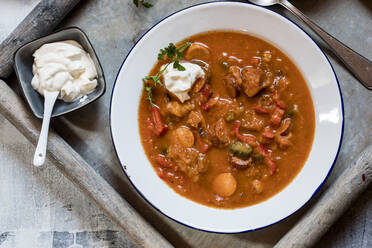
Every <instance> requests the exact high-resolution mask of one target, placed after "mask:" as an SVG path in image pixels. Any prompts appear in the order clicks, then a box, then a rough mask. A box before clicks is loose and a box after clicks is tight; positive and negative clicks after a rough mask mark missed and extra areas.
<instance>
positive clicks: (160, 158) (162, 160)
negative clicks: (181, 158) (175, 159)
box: [155, 154, 174, 168]
mask: <svg viewBox="0 0 372 248" xmlns="http://www.w3.org/2000/svg"><path fill="white" fill-rule="evenodd" d="M155 160H156V162H158V164H159V165H160V166H161V167H165V168H172V167H174V165H173V163H172V161H171V160H169V159H167V158H166V157H164V156H163V155H161V154H158V156H156V157H155Z"/></svg>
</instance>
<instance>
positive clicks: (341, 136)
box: [109, 1, 345, 234]
mask: <svg viewBox="0 0 372 248" xmlns="http://www.w3.org/2000/svg"><path fill="white" fill-rule="evenodd" d="M211 3H241V4H249V5H252V6H255V7H257V8H262V9H265V10H267V11H271V12H273V13H274V14H276V15H279V16H280V17H282V18H284V19H286V20H288V21H289V22H291V23H292V24H294V25H295V26H296V27H297V28H298V29H299V30H300V31H302V32H303V33H304V34H305V35H306V36H308V37H309V38H310V40H311V41H312V42H313V43H314V45H315V46H316V47H318V48H319V50H320V51H321V53H322V54H323V56H324V57H325V58H326V60H327V62H328V64H329V66H330V67H331V69H332V72H333V75H334V76H335V78H336V82H337V87H338V91H339V94H340V99H341V110H342V127H341V135H340V140H339V144H338V148H337V153H336V156H335V158H334V160H333V163H332V166H331V168H330V169H329V171H328V173H327V175H326V177H325V178H324V180H323V182H322V183H321V184H320V185H319V186H318V188H317V189H316V190H315V191H314V193H313V194H312V195H311V196H310V198H309V199H308V200H307V201H306V202H305V203H304V204H303V205H302V206H301V207H299V208H298V209H297V210H295V211H294V212H293V213H291V214H289V215H288V216H286V217H284V218H282V219H280V220H278V221H276V222H273V223H271V224H269V225H266V226H262V227H258V228H254V229H248V230H244V231H239V232H218V231H211V230H205V229H201V228H197V227H194V226H190V225H187V224H185V223H183V222H181V221H179V220H176V219H174V218H172V217H170V216H168V215H167V214H165V213H163V212H162V211H161V210H160V209H159V208H157V207H156V206H155V205H153V204H152V203H151V202H150V201H149V200H148V199H147V198H146V197H145V196H144V195H143V194H142V192H141V191H140V190H139V189H137V187H136V186H135V185H134V183H133V182H132V180H131V179H130V177H129V176H128V174H127V173H126V171H125V169H124V167H123V165H122V163H121V161H120V159H119V156H118V152H117V150H116V146H115V143H114V138H113V135H112V125H111V108H112V97H113V93H114V90H115V86H116V82H117V79H118V76H119V74H120V71H121V69H122V67H123V65H124V64H125V61H126V60H127V58H128V56H129V55H130V53H131V52H132V50H133V49H134V47H136V45H137V43H138V42H139V41H140V40H142V38H143V37H144V36H145V35H146V34H147V33H148V32H149V31H150V30H152V29H153V28H154V27H156V26H157V25H158V24H160V23H161V22H163V21H164V20H166V19H168V18H169V17H171V16H173V15H175V14H177V13H179V12H182V11H184V10H187V9H191V8H194V7H197V6H200V5H207V4H211ZM344 115H345V113H344V100H343V97H342V93H341V88H340V83H339V81H338V78H337V75H336V72H335V70H334V68H333V66H332V64H331V62H330V61H329V59H328V57H327V56H326V55H325V53H324V52H323V50H322V49H321V48H320V47H319V45H318V44H317V43H316V42H315V41H314V39H313V38H311V36H310V35H309V34H308V33H307V32H306V31H305V30H303V28H301V27H300V26H299V25H298V24H297V23H295V22H294V21H292V20H291V19H289V18H287V17H285V16H283V15H280V14H278V13H277V12H275V11H272V10H270V9H267V8H264V7H261V6H258V5H255V4H250V3H247V2H240V1H234V2H233V1H210V2H204V3H199V4H195V5H191V6H189V7H186V8H183V9H180V10H178V11H176V12H173V13H172V14H170V15H168V16H166V17H164V18H163V19H161V20H160V21H158V22H157V23H155V24H154V25H153V26H152V27H151V28H149V29H148V30H147V31H146V32H145V33H143V34H142V35H141V37H140V38H139V39H138V40H137V42H136V43H135V44H134V45H133V46H132V48H131V49H130V50H129V52H128V54H127V56H126V57H125V59H124V60H123V63H122V64H121V66H120V68H119V71H118V73H117V74H116V78H115V82H114V85H113V87H112V92H111V97H110V111H109V120H110V134H111V141H112V145H113V147H114V150H115V154H116V157H117V159H118V160H119V163H120V167H121V169H122V171H123V172H124V174H125V176H126V177H127V178H128V180H129V182H130V183H131V185H132V186H133V188H134V189H135V190H136V191H137V193H138V194H139V195H140V196H141V197H142V198H143V199H144V200H145V201H146V202H147V203H148V204H149V205H150V206H152V207H153V208H154V209H156V210H157V211H158V212H160V213H161V214H162V215H164V216H165V217H167V218H169V219H171V220H173V221H175V222H176V223H179V224H181V225H184V226H186V227H189V228H192V229H195V230H198V231H203V232H208V233H216V234H238V233H247V232H253V231H258V230H261V229H264V228H267V227H270V226H273V225H275V224H277V223H279V222H282V221H283V220H286V219H287V218H289V217H291V216H292V215H294V214H295V213H297V212H298V211H299V210H300V209H302V208H303V207H304V206H305V205H306V204H307V203H309V201H310V200H311V199H312V198H313V197H314V196H315V195H316V193H318V191H319V190H320V188H321V187H322V186H323V184H324V183H325V181H326V180H327V179H328V177H329V175H330V174H331V172H332V170H333V167H334V165H335V163H336V161H337V157H338V155H339V153H340V148H341V144H342V140H343V136H344ZM181 197H183V196H181ZM190 201H191V200H190Z"/></svg>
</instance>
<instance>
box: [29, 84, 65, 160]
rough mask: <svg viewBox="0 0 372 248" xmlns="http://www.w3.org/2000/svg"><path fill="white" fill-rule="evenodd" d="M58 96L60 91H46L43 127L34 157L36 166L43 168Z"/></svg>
mask: <svg viewBox="0 0 372 248" xmlns="http://www.w3.org/2000/svg"><path fill="white" fill-rule="evenodd" d="M58 94H59V92H58V91H46V90H44V116H43V125H42V126H41V132H40V136H39V141H38V142H37V146H36V150H35V155H34V165H35V166H41V165H43V164H44V161H45V156H46V148H47V144H48V131H49V123H50V117H51V115H52V111H53V107H54V103H55V102H56V100H57V97H58Z"/></svg>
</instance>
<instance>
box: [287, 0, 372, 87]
mask: <svg viewBox="0 0 372 248" xmlns="http://www.w3.org/2000/svg"><path fill="white" fill-rule="evenodd" d="M280 4H281V5H282V6H284V7H285V8H286V9H288V10H289V11H290V12H292V13H293V14H294V15H296V16H297V17H298V18H300V19H301V20H302V21H304V22H305V23H306V24H307V25H308V26H309V27H310V28H311V29H312V30H313V31H314V32H315V33H317V34H318V35H319V36H320V38H322V39H323V41H324V42H325V43H327V44H328V46H329V47H330V48H331V50H332V52H333V53H334V54H335V55H336V56H337V57H338V58H339V59H340V60H341V61H342V62H343V63H344V64H345V65H346V67H347V68H348V69H349V70H350V72H351V73H353V74H354V76H355V77H356V78H357V79H358V80H359V81H360V82H361V83H362V84H363V85H364V86H365V87H366V88H367V89H369V90H372V62H371V61H369V60H368V59H367V58H365V57H363V56H362V55H360V54H358V53H357V52H355V51H353V50H352V49H351V48H349V47H347V46H346V45H345V44H343V43H342V42H340V41H338V40H337V39H336V38H334V37H332V36H331V35H330V34H328V33H327V32H326V31H324V30H323V29H322V28H320V27H319V26H318V25H316V24H315V23H314V22H312V21H311V20H310V19H309V18H308V17H307V16H305V15H304V14H303V13H302V12H301V11H299V10H298V9H297V8H296V7H295V6H293V5H292V4H291V3H290V2H288V1H287V0H281V1H280Z"/></svg>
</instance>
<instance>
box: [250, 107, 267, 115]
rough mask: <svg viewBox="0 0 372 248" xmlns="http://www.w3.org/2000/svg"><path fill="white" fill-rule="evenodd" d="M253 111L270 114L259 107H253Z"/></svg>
mask: <svg viewBox="0 0 372 248" xmlns="http://www.w3.org/2000/svg"><path fill="white" fill-rule="evenodd" d="M253 110H254V111H256V112H257V113H259V114H270V111H268V110H267V109H264V108H263V107H261V106H254V107H253Z"/></svg>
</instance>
